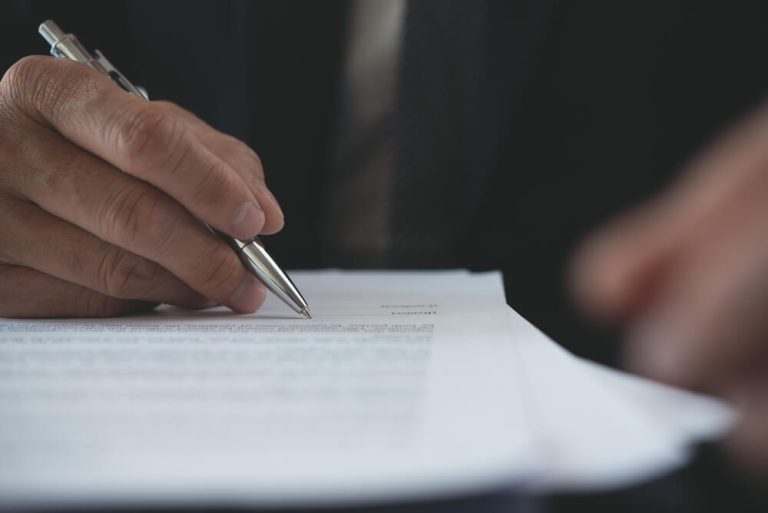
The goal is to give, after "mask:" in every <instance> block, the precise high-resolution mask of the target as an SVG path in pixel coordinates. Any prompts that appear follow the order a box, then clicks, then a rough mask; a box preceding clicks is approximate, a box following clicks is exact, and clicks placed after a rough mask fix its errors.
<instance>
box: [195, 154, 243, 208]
mask: <svg viewBox="0 0 768 513" xmlns="http://www.w3.org/2000/svg"><path fill="white" fill-rule="evenodd" d="M230 173H231V171H230V169H229V166H227V164H226V163H225V162H223V161H221V160H218V159H216V160H214V161H213V162H212V163H211V164H210V165H209V167H208V170H207V171H206V172H205V173H204V174H203V175H202V178H201V179H200V181H199V182H198V184H197V185H196V187H195V189H194V191H193V193H192V198H191V199H192V201H193V202H194V203H195V204H196V205H198V206H199V207H201V208H203V209H212V208H215V207H217V206H220V205H221V203H222V198H223V197H231V196H232V194H231V193H232V192H236V191H237V188H236V186H235V184H234V181H233V178H232V176H231V175H230Z"/></svg>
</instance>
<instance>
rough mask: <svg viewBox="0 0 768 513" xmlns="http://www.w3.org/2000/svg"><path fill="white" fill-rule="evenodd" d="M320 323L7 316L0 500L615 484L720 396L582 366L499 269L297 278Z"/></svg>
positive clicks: (711, 413)
mask: <svg viewBox="0 0 768 513" xmlns="http://www.w3.org/2000/svg"><path fill="white" fill-rule="evenodd" d="M293 277H294V280H295V281H296V282H297V285H298V286H299V288H300V289H301V290H302V291H303V292H304V293H305V296H306V297H307V299H308V300H309V302H310V304H311V307H312V311H313V313H314V315H315V318H314V319H313V320H306V319H303V318H297V317H296V315H294V314H293V312H291V311H290V310H289V309H288V308H287V307H285V306H284V305H282V304H281V303H279V302H277V301H275V300H274V299H273V298H270V300H269V302H268V304H266V305H265V307H264V308H263V309H262V310H261V311H259V312H258V313H256V314H254V315H249V316H238V315H234V314H230V313H228V312H226V311H224V310H223V309H214V310H209V311H203V312H186V311H182V310H177V309H172V308H163V309H161V310H160V311H158V312H156V313H154V314H152V315H147V316H140V317H127V318H121V319H108V320H98V319H93V320H0V508H2V507H5V508H11V509H14V510H15V509H16V508H17V507H30V506H41V505H42V506H45V505H55V506H57V507H64V506H69V505H75V506H77V505H93V504H98V505H102V504H103V505H118V506H130V505H145V504H148V505H156V504H159V505H162V504H172V505H184V504H195V505H196V506H200V505H201V504H205V503H210V504H212V505H237V504H242V505H249V506H250V505H271V504H279V505H308V504H311V505H322V504H342V503H352V502H362V501H365V502H372V501H397V500H403V499H407V498H415V497H421V498H428V497H437V496H445V495H457V494H462V493H469V492H477V491H482V490H484V489H492V488H498V487H503V486H510V487H516V488H519V489H521V490H536V491H540V490H552V489H558V490H562V489H577V490H589V489H604V488H606V487H614V486H621V485H626V484H630V483H633V482H636V481H637V480H640V479H646V478H649V477H651V476H654V475H657V474H658V473H661V472H665V471H668V470H670V469H672V468H674V467H675V466H677V465H680V464H682V463H683V462H684V461H685V458H686V456H687V449H688V447H689V445H690V444H691V443H692V442H693V441H695V440H698V439H702V438H714V437H717V436H719V435H721V434H722V433H723V432H725V431H726V430H727V428H728V426H729V425H730V423H731V422H732V420H733V415H732V413H731V411H730V410H729V409H728V408H726V407H725V406H724V405H723V404H722V403H720V402H717V401H714V400H712V399H708V398H703V397H701V396H697V395H694V394H689V393H687V392H682V391H679V390H674V389H671V388H669V387H665V386H662V385H659V384H656V383H651V382H648V381H646V380H642V379H640V378H636V377H632V376H628V375H626V374H623V373H619V372H617V371H613V370H610V369H606V368H603V367H600V366H597V365H595V364H593V363H590V362H586V361H584V360H580V359H578V358H575V357H573V356H572V355H571V354H570V353H568V352H566V351H564V350H563V349H562V348H560V347H559V346H557V345H556V344H554V343H553V342H552V341H551V340H549V339H548V338H547V337H546V336H544V335H543V334H542V333H541V332H539V331H538V330H536V329H535V328H534V327H533V326H531V325H530V324H529V323H528V322H526V321H525V320H524V319H523V318H522V317H520V316H519V315H518V314H516V313H515V312H513V311H511V310H510V309H509V308H508V307H507V306H506V304H505V301H504V295H503V290H502V287H501V280H500V276H499V275H498V274H495V273H491V274H481V275H473V274H469V273H466V272H460V271H455V272H433V273H402V272H401V273H364V272H352V273H350V272H331V271H328V272H307V273H294V274H293Z"/></svg>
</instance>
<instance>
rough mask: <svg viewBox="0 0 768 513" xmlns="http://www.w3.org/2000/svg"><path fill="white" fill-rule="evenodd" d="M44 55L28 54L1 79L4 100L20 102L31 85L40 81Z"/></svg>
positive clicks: (1, 94) (0, 93)
mask: <svg viewBox="0 0 768 513" xmlns="http://www.w3.org/2000/svg"><path fill="white" fill-rule="evenodd" d="M42 59H43V57H40V56H36V55H35V56H33V55H31V56H27V57H23V58H21V59H20V60H18V61H16V62H15V63H14V64H12V65H11V67H10V68H8V70H7V71H6V72H5V74H4V75H3V78H2V80H0V98H2V99H3V101H4V102H18V101H20V100H21V99H22V98H24V97H25V95H26V94H27V93H28V92H29V90H30V86H32V85H33V84H36V83H38V82H39V80H38V79H39V78H42V77H43V75H42V73H41V71H40V68H41V61H42Z"/></svg>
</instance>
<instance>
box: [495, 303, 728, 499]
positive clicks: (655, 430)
mask: <svg viewBox="0 0 768 513" xmlns="http://www.w3.org/2000/svg"><path fill="white" fill-rule="evenodd" d="M509 315H510V321H511V324H512V328H511V344H512V345H514V347H515V348H516V350H517V351H518V358H519V361H520V362H521V365H522V366H523V376H524V382H525V383H526V386H527V387H528V390H527V392H526V395H527V398H528V408H529V410H528V414H529V417H530V418H531V420H532V422H533V423H534V424H535V432H536V433H537V435H538V452H539V453H540V454H541V455H542V459H541V462H542V463H543V464H544V467H543V468H542V469H540V473H539V474H538V476H537V478H536V479H535V480H533V481H531V482H529V483H528V485H527V488H528V489H531V490H537V491H548V490H558V491H563V490H578V491H582V492H583V491H589V490H605V489H609V488H616V487H620V486H627V485H630V484H633V483H636V482H639V481H642V480H645V479H650V478H652V477H654V476H658V475H660V474H662V473H664V472H669V471H671V470H673V469H675V468H676V467H679V466H681V465H683V464H684V463H685V462H686V461H687V460H688V457H689V452H690V449H691V445H692V444H693V443H694V442H697V441H701V440H710V439H715V438H718V437H719V436H722V435H723V434H724V433H725V432H727V430H728V429H729V428H730V426H731V425H732V423H733V421H734V412H733V411H732V409H730V408H729V407H727V406H726V405H725V404H724V403H722V402H721V401H718V400H715V399H712V398H709V397H705V396H701V395H698V394H693V393H690V392H686V391H683V390H679V389H674V388H672V387H669V386H665V385H662V384H659V383H655V382H652V381H649V380H646V379H642V378H639V377H637V376H632V375H630V374H626V373H623V372H619V371H616V370H613V369H609V368H607V367H603V366H600V365H598V364H595V363H593V362H590V361H587V360H582V359H580V358H576V357H574V356H573V355H572V354H570V353H568V352H567V351H565V350H564V349H563V348H562V347H560V346H558V345H557V344H555V343H554V342H553V341H551V340H550V339H549V338H547V337H546V335H544V334H543V333H541V332H540V331H538V330H537V329H536V328H535V327H533V326H532V325H531V324H530V323H528V322H527V321H526V320H525V319H523V318H522V317H521V316H520V315H519V314H517V313H516V312H514V311H513V310H511V309H510V311H509Z"/></svg>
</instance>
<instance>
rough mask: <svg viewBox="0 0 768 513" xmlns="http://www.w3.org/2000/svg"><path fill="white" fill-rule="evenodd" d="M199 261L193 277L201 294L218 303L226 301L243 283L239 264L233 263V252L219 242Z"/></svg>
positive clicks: (192, 273) (192, 271)
mask: <svg viewBox="0 0 768 513" xmlns="http://www.w3.org/2000/svg"><path fill="white" fill-rule="evenodd" d="M203 256H204V258H201V259H200V260H198V263H197V265H196V266H195V268H193V269H191V275H192V276H194V277H195V279H196V282H197V286H196V287H195V288H197V289H198V291H199V292H201V293H202V294H204V295H205V296H207V297H211V298H214V299H216V300H217V301H226V300H228V299H229V297H230V296H231V295H232V293H233V292H234V291H235V290H236V289H237V287H238V286H239V285H240V283H241V282H242V273H243V272H244V271H243V270H242V266H241V265H234V264H239V262H233V261H232V256H233V253H232V251H231V250H230V249H229V248H227V247H226V246H225V245H224V244H223V243H219V242H218V241H217V242H216V243H215V244H214V245H213V247H212V248H211V249H210V250H209V251H208V252H207V254H204V255H203Z"/></svg>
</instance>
